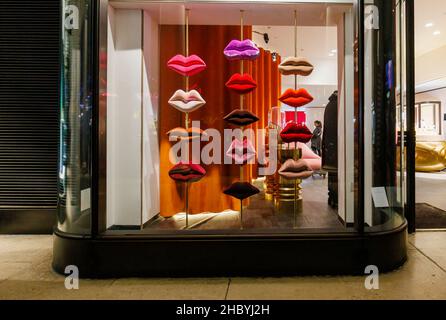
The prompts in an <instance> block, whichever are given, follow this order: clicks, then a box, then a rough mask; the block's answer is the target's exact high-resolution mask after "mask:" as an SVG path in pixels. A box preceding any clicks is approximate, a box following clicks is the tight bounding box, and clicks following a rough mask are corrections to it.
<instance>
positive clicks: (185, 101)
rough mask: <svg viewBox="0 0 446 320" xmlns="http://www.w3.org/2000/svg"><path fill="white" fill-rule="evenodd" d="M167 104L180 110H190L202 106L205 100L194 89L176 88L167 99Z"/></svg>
mask: <svg viewBox="0 0 446 320" xmlns="http://www.w3.org/2000/svg"><path fill="white" fill-rule="evenodd" d="M169 104H170V105H171V106H172V107H174V108H175V109H177V110H179V111H181V112H192V111H195V110H197V109H199V108H201V107H202V106H204V105H205V104H206V101H204V99H203V98H202V97H201V95H200V94H199V93H198V91H196V90H191V91H189V92H185V91H184V90H177V91H176V92H175V93H174V94H173V96H172V97H171V98H170V99H169Z"/></svg>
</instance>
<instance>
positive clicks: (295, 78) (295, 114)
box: [294, 10, 298, 123]
mask: <svg viewBox="0 0 446 320" xmlns="http://www.w3.org/2000/svg"><path fill="white" fill-rule="evenodd" d="M294 56H295V57H297V10H294ZM297 87H298V83H297V74H296V75H294V90H297ZM294 122H295V123H297V108H294Z"/></svg>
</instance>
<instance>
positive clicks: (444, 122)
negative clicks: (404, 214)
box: [414, 0, 446, 230]
mask: <svg viewBox="0 0 446 320" xmlns="http://www.w3.org/2000/svg"><path fill="white" fill-rule="evenodd" d="M444 12H446V3H445V2H444V1H436V0H428V1H425V0H423V1H420V0H415V75H416V76H415V107H414V113H415V114H414V116H415V117H414V118H415V119H414V120H415V121H414V129H415V131H416V151H415V171H416V173H415V176H416V193H415V198H416V214H415V217H416V227H417V229H418V230H421V229H446V197H445V196H444V194H445V190H446V132H445V130H446V63H445V62H444V59H443V58H442V57H444V56H445V54H446V24H445V22H444Z"/></svg>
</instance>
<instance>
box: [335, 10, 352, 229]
mask: <svg viewBox="0 0 446 320" xmlns="http://www.w3.org/2000/svg"><path fill="white" fill-rule="evenodd" d="M340 25H343V27H344V28H343V29H344V33H343V34H342V35H341V36H340V37H339V38H342V39H339V42H344V43H345V45H344V46H343V47H342V48H341V45H340V53H342V52H343V54H342V55H341V56H340V59H343V61H341V63H340V64H342V65H343V68H342V69H341V70H340V72H341V73H342V74H341V77H340V81H341V83H342V85H341V87H340V88H339V100H338V102H339V112H338V134H339V137H340V139H342V138H341V137H343V140H340V142H339V143H338V168H339V169H338V181H339V188H338V190H339V203H338V205H339V210H338V212H339V215H340V217H341V218H342V219H343V221H344V222H345V223H348V224H349V223H354V188H353V184H354V178H355V177H354V162H355V153H354V146H355V141H354V140H355V135H354V130H355V129H354V125H355V122H354V118H355V116H354V52H353V46H352V45H349V44H351V43H353V39H354V24H353V14H352V13H351V12H348V13H346V14H345V17H344V21H341V22H340ZM340 29H342V28H340ZM339 32H342V31H341V30H339ZM344 39H345V40H344ZM342 40H343V41H342Z"/></svg>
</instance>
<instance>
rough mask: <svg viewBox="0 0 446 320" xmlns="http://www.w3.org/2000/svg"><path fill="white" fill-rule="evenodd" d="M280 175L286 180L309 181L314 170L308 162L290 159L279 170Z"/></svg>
mask: <svg viewBox="0 0 446 320" xmlns="http://www.w3.org/2000/svg"><path fill="white" fill-rule="evenodd" d="M279 175H280V176H282V177H284V178H285V179H289V180H295V179H301V180H303V179H308V178H309V177H311V176H312V175H313V170H312V169H311V167H310V166H309V165H308V163H307V161H305V160H303V159H299V160H297V161H296V160H294V159H288V160H287V161H285V163H284V164H283V165H282V167H281V168H280V169H279Z"/></svg>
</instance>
